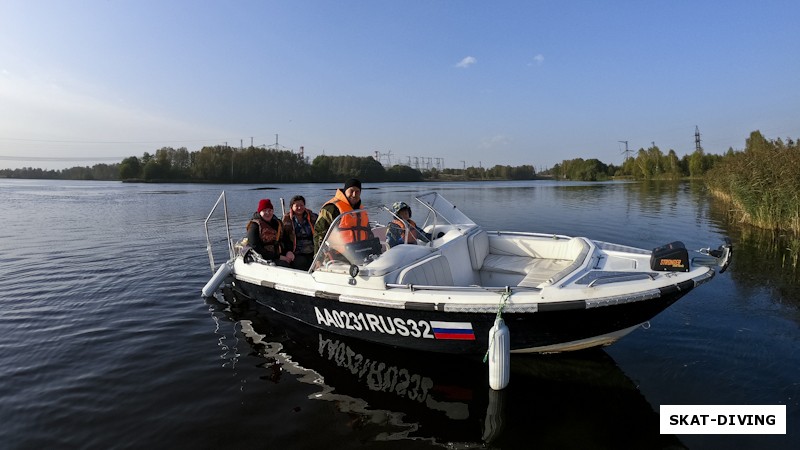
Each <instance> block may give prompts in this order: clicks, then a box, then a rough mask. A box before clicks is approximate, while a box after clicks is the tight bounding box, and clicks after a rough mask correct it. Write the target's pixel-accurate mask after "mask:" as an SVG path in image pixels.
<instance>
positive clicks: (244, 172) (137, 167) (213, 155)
mask: <svg viewBox="0 0 800 450" xmlns="http://www.w3.org/2000/svg"><path fill="white" fill-rule="evenodd" d="M0 177H7V178H39V179H73V180H74V179H79V180H122V181H145V182H211V183H263V182H272V183H309V182H311V183H313V182H320V183H321V182H340V181H342V180H343V179H347V178H359V179H361V180H363V181H366V182H386V181H397V182H413V181H424V180H491V179H501V180H530V179H535V178H536V172H535V171H534V169H533V166H530V165H524V166H519V167H512V166H501V165H497V166H494V167H492V168H488V169H487V168H483V167H465V168H464V169H442V170H439V169H436V168H432V169H427V170H418V169H415V168H412V167H409V166H406V165H394V166H392V167H389V168H385V167H384V166H383V165H382V164H381V163H380V162H379V161H377V160H375V159H374V158H372V157H371V156H364V157H360V156H349V155H346V156H328V155H320V156H317V157H316V158H314V160H313V161H312V162H309V160H308V158H304V157H303V156H301V155H300V154H298V153H295V152H292V151H290V150H275V149H268V148H263V147H252V146H251V147H247V148H242V149H240V148H235V147H230V146H222V145H218V146H210V147H203V148H202V149H200V150H199V151H195V152H190V151H189V150H187V149H186V148H185V147H181V148H177V149H175V148H172V147H163V148H160V149H158V150H156V151H155V153H152V154H151V153H149V152H145V153H144V154H143V155H142V156H141V157H137V156H131V157H128V158H125V159H123V160H122V161H121V162H120V163H119V164H97V165H95V166H93V167H91V168H90V167H73V168H71V169H64V170H49V171H46V170H42V169H34V168H23V169H13V170H12V169H4V170H0Z"/></svg>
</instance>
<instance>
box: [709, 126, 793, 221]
mask: <svg viewBox="0 0 800 450" xmlns="http://www.w3.org/2000/svg"><path fill="white" fill-rule="evenodd" d="M706 184H707V185H708V187H709V189H710V190H711V192H712V193H713V194H714V195H715V196H716V197H719V198H721V199H724V200H726V201H728V202H730V204H731V210H732V213H733V214H734V219H736V220H739V221H742V222H745V223H748V224H751V225H754V226H756V227H759V228H765V229H771V230H786V231H792V232H794V233H796V234H800V145H799V144H798V142H797V141H793V140H791V139H789V140H788V141H787V142H783V141H782V140H780V139H777V140H774V141H773V140H767V139H765V138H764V137H763V136H762V135H761V133H760V132H758V131H754V132H753V133H751V134H750V137H749V138H748V139H747V144H746V146H745V150H744V151H740V152H729V153H728V154H727V155H726V156H725V157H724V158H723V159H722V160H721V161H719V162H718V163H717V164H715V165H714V168H713V169H711V170H710V171H708V172H707V173H706Z"/></svg>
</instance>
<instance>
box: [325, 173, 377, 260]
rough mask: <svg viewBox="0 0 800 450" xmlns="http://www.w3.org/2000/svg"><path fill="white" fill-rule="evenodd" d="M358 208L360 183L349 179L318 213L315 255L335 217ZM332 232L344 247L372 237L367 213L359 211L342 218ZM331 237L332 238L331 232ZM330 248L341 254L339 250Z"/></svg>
mask: <svg viewBox="0 0 800 450" xmlns="http://www.w3.org/2000/svg"><path fill="white" fill-rule="evenodd" d="M360 208H361V182H360V181H359V180H357V179H355V178H351V179H349V180H347V181H346V182H345V183H344V188H342V189H337V190H336V195H335V196H334V197H333V198H332V199H330V200H328V201H327V202H326V203H325V205H323V206H322V209H321V210H320V212H319V217H318V218H317V222H316V223H315V224H314V253H315V254H316V253H317V252H318V251H319V248H320V246H321V245H322V240H323V239H324V238H325V234H326V233H327V232H328V228H330V227H331V224H332V223H333V221H334V220H335V219H336V218H337V217H339V216H340V215H341V214H342V213H346V212H349V211H355V210H358V209H360ZM334 231H336V232H338V233H339V236H338V237H337V239H336V240H337V241H338V242H340V243H341V244H345V245H346V244H349V243H352V242H358V241H364V240H367V239H369V238H370V237H372V232H371V231H370V227H369V216H368V215H367V211H360V212H358V213H355V214H348V215H347V216H345V217H343V218H342V220H340V221H339V223H338V225H337V230H334ZM331 236H332V237H333V231H332V232H331ZM332 243H333V242H332ZM332 247H333V248H334V250H337V251H339V252H340V253H341V250H342V249H341V248H336V247H335V246H332Z"/></svg>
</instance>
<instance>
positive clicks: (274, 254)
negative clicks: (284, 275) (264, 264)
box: [247, 198, 294, 267]
mask: <svg viewBox="0 0 800 450" xmlns="http://www.w3.org/2000/svg"><path fill="white" fill-rule="evenodd" d="M247 243H248V245H250V247H252V248H253V250H255V251H256V252H258V254H259V255H261V257H262V258H264V259H266V260H268V261H273V262H274V263H275V264H277V265H280V266H285V267H289V264H291V262H292V261H294V253H293V252H292V249H293V243H292V241H291V236H289V235H288V234H287V233H284V231H283V224H282V223H281V221H280V220H278V218H277V217H275V214H273V208H272V202H271V201H270V200H269V199H268V198H264V199H261V200H260V201H259V202H258V209H257V210H256V213H255V214H253V218H252V219H250V221H249V222H247Z"/></svg>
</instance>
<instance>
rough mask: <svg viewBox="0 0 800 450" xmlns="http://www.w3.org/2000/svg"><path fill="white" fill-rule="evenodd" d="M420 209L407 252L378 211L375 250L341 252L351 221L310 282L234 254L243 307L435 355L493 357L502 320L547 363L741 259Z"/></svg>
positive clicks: (369, 243) (520, 346)
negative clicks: (483, 223)
mask: <svg viewBox="0 0 800 450" xmlns="http://www.w3.org/2000/svg"><path fill="white" fill-rule="evenodd" d="M417 200H418V201H419V203H420V204H421V205H422V206H423V208H418V210H419V211H420V212H421V213H422V214H419V215H420V216H424V219H423V220H420V221H419V223H420V224H421V225H419V226H420V230H419V231H418V232H417V233H416V235H414V236H413V237H412V236H411V233H412V232H411V231H410V230H412V229H413V227H412V226H405V227H404V229H405V230H409V231H406V234H405V240H406V242H407V243H404V244H400V245H396V246H394V247H391V248H389V247H388V245H387V244H386V238H385V236H386V231H387V227H386V226H384V225H380V223H391V222H392V221H395V222H396V221H398V220H399V218H398V217H397V216H394V215H392V213H391V211H390V210H389V209H387V208H382V209H375V210H369V211H368V212H369V216H370V219H371V220H372V221H375V220H376V219H377V223H376V224H375V225H374V226H373V228H372V232H371V236H370V238H369V239H367V240H366V241H360V242H340V241H337V238H338V237H339V236H340V235H341V234H342V232H341V230H340V229H339V228H338V225H339V224H340V223H341V222H340V221H341V219H342V218H343V217H344V216H346V214H342V215H340V216H339V217H338V218H337V220H336V221H334V223H333V225H332V226H331V228H330V230H329V232H328V234H327V236H325V238H324V240H323V245H322V246H321V248H320V250H319V252H318V253H317V255H316V258H315V261H314V264H313V266H312V268H311V269H310V270H309V271H307V272H306V271H299V270H295V269H291V268H286V267H280V266H277V265H274V264H272V263H270V262H268V261H263V260H261V259H260V258H259V257H258V255H257V254H255V253H254V252H253V251H252V250H249V249H248V247H247V246H246V244H243V243H241V242H240V243H237V244H236V245H231V260H230V261H229V262H228V263H226V264H230V265H231V267H232V276H231V283H230V284H231V287H232V288H233V289H234V290H235V291H236V292H237V298H238V299H241V300H240V301H242V302H246V303H252V304H253V305H258V306H259V307H265V308H268V309H271V310H274V311H276V312H278V313H281V314H284V315H286V316H288V317H291V318H293V319H295V320H298V321H300V322H303V323H305V324H308V325H310V326H313V327H316V328H320V329H323V330H326V331H330V332H333V333H337V334H340V335H343V336H349V337H353V338H358V339H363V340H367V341H371V342H376V343H380V344H386V345H390V346H395V347H402V348H408V349H414V350H422V351H430V352H442V353H453V354H484V353H485V352H486V350H487V348H488V346H489V344H490V342H489V340H490V337H489V332H490V329H491V327H492V325H494V323H495V319H496V318H497V317H502V319H503V321H504V322H505V324H506V326H507V327H508V330H509V333H510V349H511V351H512V352H541V353H547V352H561V351H570V350H578V349H583V348H588V347H595V346H602V345H608V344H611V343H613V342H615V341H616V340H618V339H619V338H621V337H622V336H624V335H626V334H628V333H630V332H631V331H633V330H634V329H635V328H636V327H637V326H639V325H640V324H642V323H644V322H647V321H648V320H650V319H651V318H653V317H654V316H655V315H657V314H658V313H659V312H661V311H663V310H664V309H665V308H667V307H669V306H670V305H671V304H672V303H674V302H675V301H677V300H678V299H680V298H681V297H683V296H684V295H686V294H687V293H689V292H690V291H691V290H692V289H694V288H695V287H697V286H699V285H701V284H703V283H705V282H707V281H709V280H711V279H712V278H713V277H714V275H715V273H716V271H717V270H719V271H720V272H721V271H724V270H725V268H727V266H728V264H729V263H730V259H731V255H732V247H731V245H730V243H729V242H727V243H726V244H723V245H722V246H720V247H719V248H718V249H716V250H708V249H707V250H705V251H703V252H702V253H703V254H702V255H698V256H697V257H695V258H691V259H690V258H689V253H688V251H687V250H686V249H685V248H684V246H683V244H682V243H680V242H678V241H675V242H672V243H670V244H666V245H663V246H661V247H657V248H655V249H653V250H644V249H638V248H633V247H628V246H624V245H618V244H611V243H606V242H600V241H595V240H591V239H588V238H584V237H569V236H563V235H552V234H542V233H520V232H500V231H486V230H484V229H483V228H481V227H480V226H479V225H477V224H476V223H475V222H473V221H472V220H471V219H469V218H468V217H467V216H465V215H464V214H463V213H461V212H460V211H459V210H458V209H457V208H455V206H453V205H452V204H451V203H450V202H448V201H447V200H446V199H444V198H443V197H441V196H440V195H438V194H436V193H429V194H424V195H420V196H418V197H417ZM359 211H362V210H359ZM359 211H356V212H353V213H351V214H359V213H363V211H362V212H359ZM351 222H352V221H351ZM405 225H409V224H408V223H405ZM426 237H429V239H427V238H426ZM412 242H413V243H412Z"/></svg>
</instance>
